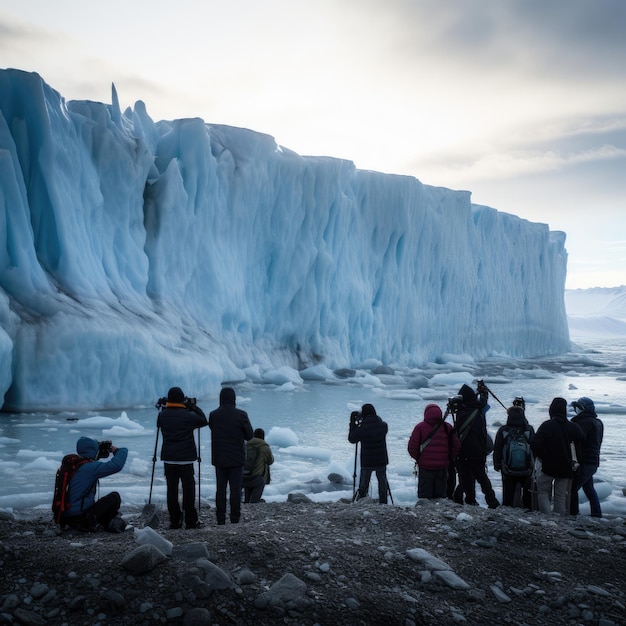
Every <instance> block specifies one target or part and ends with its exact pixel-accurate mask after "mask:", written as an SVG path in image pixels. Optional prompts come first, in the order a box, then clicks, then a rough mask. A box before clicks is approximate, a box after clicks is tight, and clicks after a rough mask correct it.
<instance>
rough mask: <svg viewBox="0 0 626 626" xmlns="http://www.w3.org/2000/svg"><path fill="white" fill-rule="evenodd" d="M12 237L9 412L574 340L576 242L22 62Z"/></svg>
mask: <svg viewBox="0 0 626 626" xmlns="http://www.w3.org/2000/svg"><path fill="white" fill-rule="evenodd" d="M364 132H367V130H366V129H364ZM0 233H1V234H2V239H1V244H0V326H1V328H0V355H1V356H2V359H1V361H0V391H1V392H2V394H3V396H4V406H3V409H4V410H5V411H7V410H11V411H36V410H42V409H43V410H64V409H67V410H70V409H71V410H82V409H88V408H118V407H128V406H137V405H139V404H142V403H152V402H154V401H155V400H156V399H157V398H158V397H160V396H162V395H163V393H164V390H167V389H168V388H169V387H170V386H172V385H175V384H176V385H180V386H182V387H183V389H185V391H188V392H189V393H190V395H192V394H193V395H195V396H198V397H208V396H209V395H210V394H215V393H216V391H217V390H218V389H219V386H220V384H221V383H222V382H225V381H228V382H231V383H233V382H237V381H244V380H246V378H247V375H248V373H250V372H252V373H254V375H255V376H257V377H261V379H263V377H264V372H270V375H269V378H270V379H271V380H275V379H276V378H277V377H278V378H280V376H279V375H278V374H277V373H280V372H283V373H284V372H288V371H290V370H295V374H292V375H291V377H292V384H291V385H290V388H297V384H296V385H294V384H293V381H294V379H296V378H298V377H297V373H298V372H306V373H307V374H308V375H316V374H312V373H314V372H316V373H317V374H319V371H320V368H318V369H317V370H316V369H315V368H316V366H320V365H321V366H323V371H328V370H329V371H332V370H336V369H338V368H351V367H354V366H355V365H357V364H359V363H364V362H368V361H371V360H373V361H375V362H378V363H381V364H387V365H394V366H405V367H413V366H416V365H419V364H422V363H426V362H428V361H436V360H437V359H440V358H441V356H442V355H445V354H463V355H470V356H471V357H472V358H483V357H487V356H489V355H495V354H497V355H503V354H506V355H511V356H515V357H533V356H538V355H548V354H558V353H562V352H563V351H566V350H567V349H568V348H569V333H568V326H567V318H566V312H565V304H564V286H565V276H566V268H567V253H566V250H565V234H564V233H562V232H552V231H550V230H549V228H548V226H547V225H546V224H539V223H531V222H528V221H526V220H523V219H519V218H517V217H515V216H513V215H509V214H506V213H502V212H499V211H497V210H495V209H493V208H490V207H486V206H481V205H476V204H473V203H472V202H471V194H470V192H468V191H453V190H450V189H445V188H440V187H432V186H428V185H425V184H423V183H422V182H420V181H419V180H418V179H416V178H413V177H409V176H399V175H391V174H382V173H379V172H373V171H363V170H359V169H357V168H356V167H355V165H354V163H352V162H350V161H346V160H341V159H335V158H330V157H311V156H308V157H307V156H301V155H298V154H296V153H295V152H293V151H291V150H289V149H287V148H285V147H283V146H280V145H278V144H277V143H276V141H275V140H274V139H273V138H272V137H270V136H268V135H266V134H262V133H258V132H254V131H252V130H248V129H244V128H235V127H228V126H224V125H217V124H210V123H206V122H204V121H203V120H201V119H198V118H196V119H177V120H169V121H166V120H163V121H158V122H155V121H153V120H152V119H151V118H150V116H149V115H148V113H147V109H146V106H145V104H144V103H143V102H141V101H138V102H136V103H135V105H134V107H133V108H127V109H126V110H124V111H123V112H122V110H121V108H120V105H119V100H118V97H117V93H116V90H115V87H113V89H112V103H111V104H104V103H99V102H90V101H68V102H66V101H65V100H64V98H63V97H62V96H61V95H60V94H59V93H58V92H57V91H55V90H54V89H53V88H52V87H51V86H49V85H48V84H47V83H46V82H45V81H44V80H43V79H42V77H41V76H39V75H38V74H36V73H27V72H23V71H20V70H13V69H7V70H0ZM305 375H306V374H305Z"/></svg>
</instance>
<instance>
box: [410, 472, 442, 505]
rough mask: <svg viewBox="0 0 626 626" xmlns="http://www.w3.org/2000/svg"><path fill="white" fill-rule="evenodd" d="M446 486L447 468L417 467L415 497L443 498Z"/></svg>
mask: <svg viewBox="0 0 626 626" xmlns="http://www.w3.org/2000/svg"><path fill="white" fill-rule="evenodd" d="M447 486H448V468H447V467H446V468H444V469H436V470H435V469H424V468H423V467H420V468H419V476H418V479H417V497H418V498H420V500H421V499H427V500H431V499H433V498H445V497H446V495H447Z"/></svg>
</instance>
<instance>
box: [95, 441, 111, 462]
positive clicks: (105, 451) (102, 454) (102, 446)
mask: <svg viewBox="0 0 626 626" xmlns="http://www.w3.org/2000/svg"><path fill="white" fill-rule="evenodd" d="M112 445H113V442H112V441H98V456H96V459H106V458H107V457H108V456H109V454H111V446H112Z"/></svg>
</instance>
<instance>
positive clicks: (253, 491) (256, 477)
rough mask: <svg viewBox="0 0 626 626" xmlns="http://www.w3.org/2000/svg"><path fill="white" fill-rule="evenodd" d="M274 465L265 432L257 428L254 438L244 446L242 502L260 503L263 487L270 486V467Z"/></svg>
mask: <svg viewBox="0 0 626 626" xmlns="http://www.w3.org/2000/svg"><path fill="white" fill-rule="evenodd" d="M273 463H274V455H273V454H272V449H271V448H270V446H269V444H268V443H267V442H266V441H265V431H264V430H263V429H262V428H257V429H255V431H254V437H252V439H250V441H248V443H247V444H246V465H245V469H244V473H243V483H242V485H243V492H244V502H246V503H252V504H254V503H257V502H260V501H261V496H262V495H263V490H264V489H265V485H269V484H270V465H272V464H273Z"/></svg>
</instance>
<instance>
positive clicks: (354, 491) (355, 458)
mask: <svg viewBox="0 0 626 626" xmlns="http://www.w3.org/2000/svg"><path fill="white" fill-rule="evenodd" d="M358 453H359V443H358V441H357V443H356V444H355V445H354V473H353V474H352V502H354V501H355V500H356V497H357V494H358V491H357V487H356V464H357V459H358V456H359V454H358Z"/></svg>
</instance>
